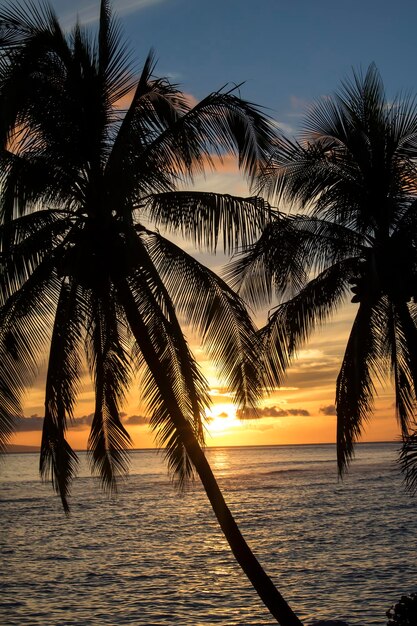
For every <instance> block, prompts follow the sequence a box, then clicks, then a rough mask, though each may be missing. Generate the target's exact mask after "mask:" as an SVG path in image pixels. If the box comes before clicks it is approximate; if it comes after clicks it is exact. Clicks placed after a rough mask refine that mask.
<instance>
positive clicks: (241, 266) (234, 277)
mask: <svg viewBox="0 0 417 626" xmlns="http://www.w3.org/2000/svg"><path fill="white" fill-rule="evenodd" d="M274 218H275V219H274V221H273V222H272V223H271V224H269V225H268V226H267V227H266V228H265V229H264V231H263V233H262V235H261V237H260V238H259V240H258V241H257V242H256V243H255V244H254V245H252V246H250V247H248V248H247V249H246V250H244V252H243V253H242V255H240V256H238V257H237V258H236V259H234V260H232V262H231V263H229V265H228V266H227V267H226V271H225V273H224V276H225V278H226V279H227V280H229V281H230V282H231V284H232V286H233V287H235V288H237V289H238V290H239V293H240V295H241V296H242V297H243V298H244V299H245V300H246V301H247V302H249V303H251V304H253V305H255V306H258V307H259V306H264V305H265V304H267V303H270V301H271V299H272V296H273V295H275V297H277V298H278V299H279V300H281V301H282V300H286V299H288V298H292V297H294V295H296V294H297V293H298V292H299V291H300V290H301V289H303V288H304V286H305V285H306V283H307V282H308V280H309V279H310V277H311V274H312V273H316V274H317V273H320V272H322V271H324V270H325V269H327V268H328V267H329V266H330V265H332V264H333V263H338V262H340V261H342V260H344V259H345V258H348V257H352V256H356V255H359V254H360V253H361V252H362V251H363V244H364V243H365V242H364V239H363V237H360V236H359V235H358V234H356V233H355V232H353V231H351V230H350V229H348V228H345V227H344V226H340V225H338V224H333V223H332V222H327V221H326V220H320V219H317V218H314V217H309V216H303V215H296V216H287V215H285V214H283V213H278V214H274Z"/></svg>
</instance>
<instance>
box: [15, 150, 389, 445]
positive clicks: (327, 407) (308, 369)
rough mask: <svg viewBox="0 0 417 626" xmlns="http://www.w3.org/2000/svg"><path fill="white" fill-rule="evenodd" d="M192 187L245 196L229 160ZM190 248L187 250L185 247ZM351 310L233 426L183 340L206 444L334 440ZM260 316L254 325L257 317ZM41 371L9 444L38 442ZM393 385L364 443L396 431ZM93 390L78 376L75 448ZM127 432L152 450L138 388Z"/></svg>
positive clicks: (213, 380)
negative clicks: (22, 426)
mask: <svg viewBox="0 0 417 626" xmlns="http://www.w3.org/2000/svg"><path fill="white" fill-rule="evenodd" d="M195 187H196V188H197V189H199V190H206V191H207V190H212V191H213V190H216V191H218V192H220V193H232V194H235V195H241V196H247V195H249V191H248V189H247V187H246V185H245V183H244V182H243V181H242V180H241V178H240V176H239V175H238V174H237V173H236V170H235V168H233V165H232V164H231V162H230V160H229V159H226V162H225V163H224V166H223V167H222V168H221V171H217V172H216V173H214V174H211V175H210V176H208V177H207V179H200V180H198V181H196V185H195ZM185 246H186V248H187V249H188V250H190V251H192V249H191V245H190V244H185ZM198 256H199V258H200V259H201V260H203V262H206V263H207V264H210V266H211V267H212V268H213V269H215V270H220V269H221V267H222V266H223V265H224V262H225V258H224V257H223V255H221V254H219V255H217V256H216V257H211V258H210V257H209V256H208V255H205V254H199V255H198ZM355 307H356V305H353V304H350V303H347V304H346V306H345V308H344V309H343V310H341V311H340V313H339V314H338V316H337V317H335V318H334V320H333V321H332V322H331V323H329V324H328V325H327V326H325V327H324V328H323V329H322V330H320V331H318V332H316V333H315V334H314V336H313V337H312V338H311V341H310V342H309V344H308V345H307V346H305V348H304V349H303V350H302V351H301V352H300V353H299V355H298V359H297V361H295V362H294V364H293V367H292V368H291V369H290V370H289V372H288V377H287V380H286V381H285V386H284V387H282V388H281V389H276V390H274V391H273V392H271V393H270V394H269V396H268V397H265V399H264V400H263V402H262V404H261V411H260V413H261V417H260V418H259V419H256V420H245V421H240V420H238V419H237V418H236V408H235V407H234V406H233V404H232V399H231V397H230V395H229V394H227V393H226V392H225V390H224V389H222V381H219V380H218V378H217V375H216V370H215V367H214V366H213V364H210V363H208V361H207V360H206V359H205V356H204V354H203V353H202V351H201V349H200V348H199V346H198V344H196V343H195V342H194V341H193V338H189V339H190V343H191V345H192V347H193V349H194V354H195V355H196V357H197V359H198V361H199V362H200V364H201V366H202V369H203V372H204V374H205V376H206V377H207V379H208V380H209V383H210V386H211V388H212V400H213V407H212V420H211V422H210V423H209V424H208V426H207V427H208V432H207V445H209V446H218V445H272V444H292V443H319V442H334V441H335V436H336V418H335V415H334V397H335V383H336V377H337V373H338V370H339V367H340V362H341V358H342V355H343V352H344V348H345V344H346V340H347V337H348V333H349V330H350V325H351V323H352V319H353V316H354V313H355ZM264 319H265V318H264V316H261V315H259V319H258V320H257V322H259V324H261V323H262V321H263V320H264ZM44 373H45V367H43V372H40V376H39V378H38V380H37V381H36V383H35V385H34V386H33V388H32V389H31V390H30V391H29V392H28V394H27V397H26V401H25V403H24V414H25V416H26V417H30V416H32V419H31V420H28V422H27V426H28V427H29V424H33V430H30V431H29V430H28V431H27V432H19V433H17V434H16V435H15V437H14V438H13V441H12V443H14V444H20V445H38V444H39V442H40V427H41V420H39V419H36V417H34V416H42V415H43V402H44V389H43V381H44V378H43V376H44ZM393 401H394V399H393V394H392V388H391V386H390V385H389V384H388V385H387V388H386V389H379V396H378V399H377V402H376V410H375V412H374V415H373V417H372V419H371V420H370V423H369V425H368V427H367V429H366V433H365V435H364V440H367V441H385V440H392V439H395V438H396V437H397V436H398V434H399V431H398V428H397V424H396V420H395V411H394V407H393ZM93 406H94V403H93V393H92V390H91V387H90V386H89V383H88V378H87V377H86V379H85V385H84V389H83V391H82V393H81V394H80V397H79V402H78V405H77V410H76V412H75V416H76V418H82V419H78V424H77V426H76V427H73V428H71V429H70V431H69V441H70V443H71V444H72V445H73V446H74V447H75V448H77V449H82V448H85V446H86V442H87V438H88V432H89V426H88V423H89V421H90V419H91V418H89V417H88V416H89V415H91V413H92V411H93ZM123 410H124V412H125V416H124V417H123V420H124V421H125V422H126V425H127V428H128V430H129V432H130V434H131V436H132V439H133V442H134V446H135V447H139V448H147V447H153V446H154V445H155V444H154V439H153V434H152V433H151V432H150V430H149V427H148V425H147V423H146V419H145V418H144V409H143V407H141V405H140V403H139V392H138V388H137V385H136V386H135V388H132V390H131V393H130V396H129V398H128V403H127V405H126V407H124V409H123Z"/></svg>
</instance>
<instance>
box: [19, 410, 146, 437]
mask: <svg viewBox="0 0 417 626" xmlns="http://www.w3.org/2000/svg"><path fill="white" fill-rule="evenodd" d="M126 415H127V414H126V413H120V417H121V418H122V419H123V423H124V424H125V425H126V424H127V425H128V426H129V425H130V426H135V425H138V424H149V420H148V418H146V417H143V416H142V415H130V417H126ZM93 417H94V413H90V414H89V415H82V416H81V417H76V418H74V419H73V420H71V421H70V422H69V423H68V426H69V428H70V429H74V428H80V429H83V428H86V427H88V428H89V427H90V426H91V424H92V422H93ZM42 427H43V417H39V415H31V416H30V417H19V419H18V420H17V422H16V430H18V431H19V432H31V431H36V430H42Z"/></svg>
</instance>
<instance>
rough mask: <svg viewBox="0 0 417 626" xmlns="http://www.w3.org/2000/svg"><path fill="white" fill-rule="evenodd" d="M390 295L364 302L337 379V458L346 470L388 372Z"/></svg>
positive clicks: (339, 465)
mask: <svg viewBox="0 0 417 626" xmlns="http://www.w3.org/2000/svg"><path fill="white" fill-rule="evenodd" d="M387 316H388V310H387V299H386V298H382V299H381V300H379V301H377V302H374V303H373V304H371V303H370V302H369V301H365V302H361V304H360V306H359V309H358V312H357V314H356V317H355V321H354V323H353V326H352V330H351V333H350V336H349V340H348V343H347V346H346V351H345V354H344V357H343V361H342V366H341V369H340V372H339V376H338V378H337V383H336V411H337V462H338V467H339V473H340V474H343V472H344V471H345V469H346V466H347V465H348V463H349V461H350V459H351V458H352V456H353V444H354V443H355V441H357V440H358V438H359V437H360V435H361V433H362V428H363V423H364V422H366V421H367V420H368V419H369V415H370V414H371V413H372V409H373V403H374V400H373V399H374V396H375V385H374V382H373V377H375V376H376V377H377V378H379V379H380V380H381V381H383V380H384V378H385V376H386V373H387V371H386V368H385V367H384V349H383V337H384V335H385V332H386V327H387Z"/></svg>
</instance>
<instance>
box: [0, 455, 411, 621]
mask: <svg viewBox="0 0 417 626" xmlns="http://www.w3.org/2000/svg"><path fill="white" fill-rule="evenodd" d="M398 447H399V446H398V444H361V445H358V446H357V448H356V459H355V461H354V462H353V464H352V466H351V469H350V471H349V473H348V474H347V476H346V477H345V479H344V480H343V481H342V482H341V481H339V480H338V478H337V471H336V462H335V448H334V446H333V445H311V446H276V447H262V448H217V449H209V450H208V452H207V454H208V458H209V461H210V463H211V465H212V468H213V470H214V472H215V474H216V476H217V478H218V480H219V483H220V486H221V488H222V490H223V492H224V495H225V497H226V500H227V502H228V504H229V507H230V508H231V510H232V512H233V514H234V516H235V518H236V520H237V522H238V524H239V526H240V528H241V530H242V532H243V534H244V535H245V537H246V539H247V540H248V542H249V543H250V545H251V546H252V548H253V550H254V552H255V554H256V555H257V557H258V559H259V560H260V562H261V563H262V565H263V566H264V568H265V569H266V570H267V572H268V573H269V575H270V576H271V577H272V579H273V580H274V582H275V583H276V585H277V587H278V588H279V590H280V591H281V592H282V593H283V595H284V597H285V598H286V599H287V600H288V602H289V603H290V605H291V606H292V608H293V609H294V610H295V611H296V613H297V614H298V615H299V617H300V618H301V620H302V621H303V623H304V624H310V623H311V622H312V621H314V620H315V619H330V618H333V619H343V620H346V621H347V622H348V623H349V625H350V626H359V625H361V626H370V625H373V624H375V625H376V624H379V625H380V626H383V625H384V624H386V617H385V611H386V610H387V609H388V608H389V607H390V605H391V604H393V603H395V602H396V601H397V600H398V599H399V598H400V596H401V595H402V594H404V593H410V592H412V591H416V590H417V558H416V557H417V553H416V539H417V515H416V512H417V497H416V498H411V497H410V496H409V495H407V494H406V493H405V491H404V488H403V483H402V478H401V475H400V472H399V469H398V467H397V466H396V463H395V458H396V452H397V451H398ZM80 457H81V467H80V476H79V478H78V479H77V480H76V481H75V483H74V486H73V495H72V498H71V514H70V515H69V516H66V515H65V514H64V513H63V511H62V509H61V507H60V503H59V500H58V498H57V497H56V496H55V495H54V494H53V492H52V489H51V487H50V486H49V485H44V484H41V483H40V482H39V479H38V477H37V463H38V459H37V456H36V455H33V454H24V455H23V454H12V455H8V456H7V457H6V458H5V460H4V461H3V463H2V466H1V468H0V470H1V485H0V491H1V500H2V502H1V531H0V532H1V550H2V565H1V583H2V592H1V599H0V623H1V624H2V625H3V626H12V625H13V626H23V625H33V626H35V625H36V626H37V625H39V626H52V625H53V626H57V625H62V626H64V625H65V626H69V625H73V624H74V625H75V624H77V625H80V626H81V625H82V626H88V625H94V626H99V625H100V626H101V625H102V624H113V625H117V624H135V625H141V626H158V625H167V624H173V625H174V624H175V625H181V626H203V625H213V624H224V625H227V626H238V625H239V626H255V625H260V624H274V623H275V622H274V620H273V619H272V618H271V617H270V615H269V613H268V611H267V610H266V609H265V608H264V606H263V605H262V604H261V602H260V601H259V599H258V596H257V595H256V593H255V591H254V590H253V589H252V587H251V585H250V583H248V582H247V580H246V579H245V576H244V575H243V573H242V572H241V571H240V569H239V566H238V565H237V564H236V563H235V561H234V559H233V557H232V556H231V553H230V550H229V548H228V545H227V543H226V541H225V539H224V538H223V536H222V534H221V532H220V530H219V528H218V526H217V523H216V520H215V518H214V515H213V513H212V511H211V509H210V506H209V504H208V501H207V498H206V496H205V494H204V492H203V490H202V488H201V486H200V485H199V483H198V482H195V483H193V484H191V485H189V487H188V488H187V490H186V491H185V492H184V493H183V494H181V495H180V494H179V493H178V491H177V490H176V488H175V487H174V486H173V484H172V483H171V481H170V478H169V477H168V476H167V470H166V466H165V464H164V459H163V453H162V452H161V453H159V454H157V453H156V452H155V451H151V450H148V451H134V452H132V455H131V471H130V475H129V477H128V479H127V480H126V481H125V482H124V483H122V484H121V485H120V488H119V492H118V494H117V497H113V498H111V499H109V498H108V497H107V496H106V495H104V494H103V493H102V491H101V488H100V483H99V481H98V480H97V478H91V477H90V476H89V473H88V467H87V462H86V457H85V454H83V453H81V454H80Z"/></svg>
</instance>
